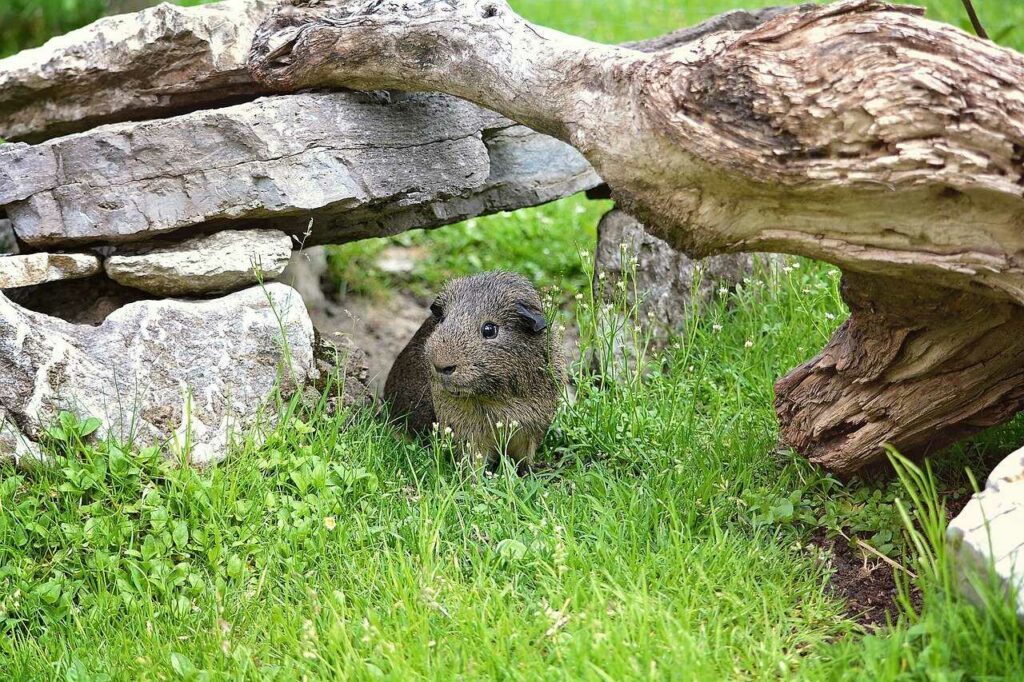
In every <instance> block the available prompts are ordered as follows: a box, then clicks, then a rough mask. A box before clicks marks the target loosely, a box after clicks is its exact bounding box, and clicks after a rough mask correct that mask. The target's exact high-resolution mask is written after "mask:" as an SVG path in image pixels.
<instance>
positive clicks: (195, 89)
mask: <svg viewBox="0 0 1024 682" xmlns="http://www.w3.org/2000/svg"><path fill="white" fill-rule="evenodd" d="M276 4H277V2H276V0H227V1H226V2H221V3H217V4H209V5H203V6H201V7H189V8H186V7H178V6H176V5H172V4H169V3H164V4H161V5H159V6H157V7H153V8H151V9H147V10H144V11H142V12H138V13H136V14H125V15H120V16H114V17H106V18H103V19H100V20H99V21H96V22H94V23H92V24H89V25H88V26H86V27H84V28H80V29H78V30H76V31H72V32H71V33H68V34H67V35H63V36H59V37H57V38H53V39H52V40H50V41H49V42H47V43H46V44H45V45H43V46H41V47H38V48H35V49H31V50H25V51H23V52H19V53H18V54H16V55H13V56H11V57H7V58H6V59H0V137H4V138H7V139H9V140H14V139H21V138H25V139H30V140H34V139H41V138H45V137H52V136H54V135H64V134H67V133H70V132H77V131H80V130H86V129H88V128H90V127H92V126H95V125H98V124H100V123H107V122H110V121H123V120H127V119H129V118H135V119H140V118H148V117H155V116H166V115H167V114H169V113H177V112H180V111H182V110H183V109H184V110H191V109H195V108H198V107H201V106H211V105H217V104H221V103H224V102H231V101H236V102H237V101H238V98H239V97H251V96H253V95H254V94H255V93H258V92H260V89H259V88H258V87H257V86H256V85H255V84H254V83H253V81H252V79H251V78H249V73H248V71H247V69H246V68H245V59H246V56H247V54H248V52H249V45H250V43H251V42H252V37H253V34H254V32H255V30H256V26H257V24H259V22H260V20H261V19H262V18H263V16H264V15H265V13H266V11H267V9H268V8H270V7H272V6H274V5H276Z"/></svg>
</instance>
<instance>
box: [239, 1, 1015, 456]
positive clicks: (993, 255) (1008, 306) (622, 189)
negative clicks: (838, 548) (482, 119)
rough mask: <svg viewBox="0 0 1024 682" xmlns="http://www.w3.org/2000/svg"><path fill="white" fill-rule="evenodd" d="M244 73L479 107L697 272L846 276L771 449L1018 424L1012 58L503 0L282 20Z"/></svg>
mask: <svg viewBox="0 0 1024 682" xmlns="http://www.w3.org/2000/svg"><path fill="white" fill-rule="evenodd" d="M250 66H251V68H252V72H253V75H254V77H255V78H256V79H257V80H258V81H260V82H262V83H264V84H265V85H267V86H268V87H273V88H276V89H283V90H293V89H300V88H305V87H324V86H328V87H350V88H356V89H375V88H382V87H383V88H394V89H404V90H438V91H442V92H446V93H449V94H453V95H457V96H459V97H463V98H465V99H468V100H470V101H473V102H476V103H478V104H480V105H482V106H485V107H488V108H491V109H494V110H495V111H498V112H500V113H502V114H504V115H506V116H508V117H509V118H512V119H514V120H517V121H519V122H521V123H524V124H526V125H528V126H530V127H532V128H534V129H536V130H539V131H541V132H545V133H547V134H550V135H553V136H555V137H558V138H560V139H562V140H565V141H567V142H570V143H571V144H573V145H574V146H576V147H577V148H578V149H579V150H580V151H582V152H583V153H584V155H585V156H586V157H587V159H588V160H589V161H590V162H591V164H592V165H593V166H594V168H595V169H596V170H597V171H598V173H599V174H600V175H601V177H602V178H603V179H604V180H605V181H606V182H607V184H608V185H609V186H610V188H611V190H612V195H613V197H614V198H615V199H616V200H617V201H618V203H619V204H620V206H622V207H623V208H625V209H626V210H627V211H629V212H630V213H633V214H634V215H635V216H636V217H637V218H639V219H640V220H642V221H643V222H644V223H645V224H647V225H651V226H656V233H657V236H659V237H661V238H663V239H665V240H666V241H668V242H669V243H670V244H672V245H673V246H675V247H676V248H678V249H680V250H683V251H686V252H687V253H688V254H689V255H691V256H693V257H703V256H706V255H710V254H714V253H722V252H730V251H779V252H785V253H792V254H798V255H803V256H808V257H811V258H817V259H822V260H826V261H829V262H832V263H835V264H837V265H839V266H840V267H841V268H842V269H843V271H844V273H846V275H847V276H848V285H847V288H846V291H847V297H848V299H849V301H850V304H851V307H852V308H853V310H854V316H853V318H852V319H851V321H850V322H849V323H848V324H847V325H846V326H844V327H843V329H842V330H840V332H839V333H837V335H836V337H835V338H834V339H833V340H832V342H831V343H830V344H829V346H828V347H827V348H826V350H825V352H824V353H823V354H822V355H821V356H819V357H818V358H817V359H815V360H814V361H812V362H811V363H809V364H808V365H806V366H804V367H802V368H800V369H799V370H797V371H796V372H794V374H792V375H791V376H790V377H787V378H786V379H783V380H782V381H781V382H780V383H779V385H778V392H779V401H778V407H779V414H780V418H781V420H782V422H783V424H782V434H783V439H784V442H786V443H789V444H791V445H793V446H794V447H796V448H797V449H798V450H800V451H801V452H804V453H806V454H808V455H809V456H810V457H811V458H812V459H814V460H815V461H818V462H820V463H822V464H825V465H826V466H829V467H831V468H833V469H835V470H837V471H841V472H844V473H850V472H852V471H854V470H856V469H857V468H859V467H861V466H864V465H866V464H869V463H871V462H873V461H875V460H877V458H878V456H879V455H880V453H881V445H882V444H883V443H884V442H891V443H894V444H895V445H897V446H899V447H901V448H902V449H904V450H905V451H906V452H907V453H908V454H914V453H921V452H926V451H929V450H930V449H933V448H935V447H939V446H941V445H942V444H945V443H948V442H950V441H951V440H953V439H956V438H958V437H960V436H962V435H964V434H967V433H970V432H972V431H974V430H977V429H978V428H982V427H984V426H987V425H991V424H995V423H999V422H1000V421H1002V420H1005V419H1007V418H1008V417H1009V416H1010V415H1012V414H1013V413H1014V412H1016V411H1017V410H1018V409H1020V407H1021V403H1020V395H1021V371H1020V366H1021V364H1022V363H1021V362H1020V360H1021V359H1022V358H1024V347H1022V342H1021V341H1020V340H1019V339H1021V338H1024V334H1021V331H1024V329H1021V328H1020V327H1021V325H1022V324H1024V322H1022V320H1021V318H1020V308H1019V305H1020V304H1021V303H1024V260H1022V258H1024V257H1022V254H1024V229H1022V228H1024V56H1022V55H1020V54H1018V53H1016V52H1014V51H1012V50H1008V49H1004V48H1000V47H998V46H996V45H994V44H992V43H990V42H988V41H984V40H980V39H978V38H976V37H974V36H971V35H968V34H966V33H965V32H963V31H960V30H959V29H956V28H953V27H951V26H947V25H943V24H939V23H935V22H931V21H928V20H926V19H924V18H923V17H922V16H921V10H920V9H919V8H913V7H905V6H896V5H891V4H888V3H885V2H879V1H877V0H845V1H843V2H837V3H834V4H831V5H825V6H811V7H805V8H799V9H797V10H795V11H791V12H784V13H781V14H779V15H778V16H775V17H774V18H771V19H769V20H768V21H766V22H765V23H763V24H761V25H760V26H757V27H755V28H752V29H750V30H725V31H719V32H714V33H709V34H706V35H703V36H701V37H699V38H698V39H696V40H693V41H692V42H688V43H685V44H683V45H681V46H679V47H674V48H670V49H663V50H660V51H656V52H653V53H650V54H648V53H643V52H640V51H639V50H636V49H630V48H629V47H611V46H604V45H598V44H595V43H591V42H588V41H585V40H582V39H579V38H575V37H571V36H567V35H564V34H561V33H558V32H555V31H551V30H548V29H545V28H542V27H539V26H535V25H532V24H530V23H529V22H526V21H525V20H523V19H522V18H520V17H518V16H517V15H516V14H515V13H514V12H513V11H512V10H511V9H510V8H509V7H508V5H507V4H506V3H505V2H504V1H503V0H448V1H446V2H435V1H423V2H418V3H404V2H398V1H397V0H374V1H373V2H363V1H356V0H315V1H313V0H289V2H287V3H286V4H285V6H283V7H281V8H280V9H279V10H277V11H276V12H275V13H274V14H273V15H272V16H271V17H269V18H268V20H267V21H265V22H264V23H263V25H262V26H261V27H260V29H259V30H258V31H257V35H256V38H255V40H254V43H253V49H252V52H251V55H250Z"/></svg>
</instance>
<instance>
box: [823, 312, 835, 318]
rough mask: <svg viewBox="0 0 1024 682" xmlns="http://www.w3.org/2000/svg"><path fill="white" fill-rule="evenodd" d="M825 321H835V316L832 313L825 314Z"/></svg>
mask: <svg viewBox="0 0 1024 682" xmlns="http://www.w3.org/2000/svg"><path fill="white" fill-rule="evenodd" d="M825 319H826V320H834V319H836V316H835V315H833V314H832V313H825Z"/></svg>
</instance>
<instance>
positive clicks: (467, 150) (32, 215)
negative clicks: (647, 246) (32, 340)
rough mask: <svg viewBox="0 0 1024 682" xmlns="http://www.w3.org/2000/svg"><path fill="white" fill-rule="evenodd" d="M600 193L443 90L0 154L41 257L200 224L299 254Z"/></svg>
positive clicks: (14, 213) (153, 124)
mask: <svg viewBox="0 0 1024 682" xmlns="http://www.w3.org/2000/svg"><path fill="white" fill-rule="evenodd" d="M599 182H600V180H599V179H598V177H597V175H596V174H595V173H594V172H593V170H592V169H591V167H590V165H589V164H588V163H587V162H586V160H585V159H584V158H583V157H582V156H581V155H580V154H579V153H578V152H576V151H575V150H574V149H572V148H571V147H569V146H568V145H565V144H563V143H562V142H559V141H557V140H554V139H553V138H550V137H546V136H543V135H540V134H538V133H535V132H533V131H530V130H528V129H526V128H523V127H521V126H517V125H514V124H512V123H511V122H510V121H508V120H507V119H503V118H501V117H500V116H498V115H496V114H494V113H492V112H489V111H486V110H484V109H480V108H479V107H476V106H474V105H472V104H469V103H467V102H464V101H462V100H458V99H455V98H452V97H448V96H445V95H437V94H406V93H396V94H394V95H388V94H387V93H369V94H367V93H355V92H338V93H309V94H299V95H285V96H280V97H269V98H264V99H260V100H257V101H255V102H250V103H247V104H242V105H237V106H233V107H227V108H224V109H216V110H209V111H198V112H194V113H192V114H188V115H185V116H179V117H175V118H170V119H166V120H159V121H146V122H141V123H123V124H113V125H109V126H102V127H100V128H96V129H93V130H90V131H88V132H85V133H81V134H78V135H72V136H68V137H63V138H57V139H55V140H50V141H48V142H44V143H42V144H39V145H36V146H28V145H18V144H15V145H3V146H0V204H7V207H6V211H7V215H8V217H9V218H10V219H11V222H12V224H13V227H14V230H15V232H16V233H17V235H18V237H19V238H20V239H22V240H23V241H24V242H26V243H28V244H31V245H33V246H35V247H45V246H52V245H55V244H61V245H67V244H73V243H117V242H130V241H145V240H149V239H152V238H153V237H155V236H158V235H162V234H166V233H169V232H173V231H175V230H179V229H182V228H186V227H192V226H195V225H207V224H210V225H212V226H214V227H215V228H220V229H226V228H230V227H232V226H234V225H238V226H244V227H260V228H270V229H281V230H284V231H285V232H288V233H291V234H301V233H304V232H305V231H306V229H307V227H309V228H310V229H311V234H310V235H309V238H308V239H307V241H306V243H307V245H312V244H316V243H326V242H337V243H340V242H345V241H351V240H353V239H361V238H365V237H374V236H386V235H391V234H396V233H398V232H401V231H403V230H407V229H412V228H420V227H436V226H439V225H444V224H447V223H452V222H457V221H458V220H461V219H464V218H467V217H471V216H474V215H480V214H483V213H493V212H496V211H502V210H511V209H516V208H520V207H523V206H531V205H535V204H539V203H543V202H547V201H551V200H554V199H558V198H561V197H563V196H567V195H569V194H573V193H575V192H579V191H582V190H585V189H588V188H590V187H593V186H595V185H597V184H598V183H599ZM310 219H312V225H310V224H309V221H310Z"/></svg>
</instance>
